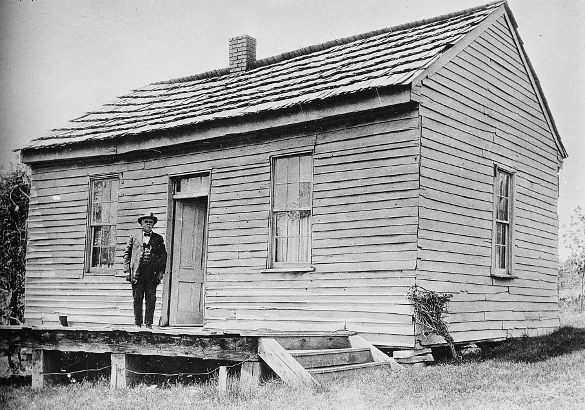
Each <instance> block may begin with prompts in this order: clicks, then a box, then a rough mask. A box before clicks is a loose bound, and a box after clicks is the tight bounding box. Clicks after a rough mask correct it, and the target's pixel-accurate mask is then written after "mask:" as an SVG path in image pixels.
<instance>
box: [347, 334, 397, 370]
mask: <svg viewBox="0 0 585 410" xmlns="http://www.w3.org/2000/svg"><path fill="white" fill-rule="evenodd" d="M349 342H350V343H351V347H367V348H369V349H370V352H371V353H372V359H373V360H374V361H375V362H378V363H388V364H389V365H390V368H391V369H392V370H399V369H403V368H404V367H403V366H402V365H400V364H399V363H398V362H397V361H396V360H394V359H393V358H392V357H390V356H388V355H387V354H385V353H384V352H382V351H381V350H380V349H378V348H377V347H375V346H374V345H373V344H371V343H370V342H368V341H367V340H365V339H364V338H363V337H361V336H359V335H353V336H349Z"/></svg>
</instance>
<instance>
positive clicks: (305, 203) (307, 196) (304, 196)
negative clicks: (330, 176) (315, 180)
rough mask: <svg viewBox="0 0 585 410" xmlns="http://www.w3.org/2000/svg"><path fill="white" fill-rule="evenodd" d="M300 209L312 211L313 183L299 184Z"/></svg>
mask: <svg viewBox="0 0 585 410" xmlns="http://www.w3.org/2000/svg"><path fill="white" fill-rule="evenodd" d="M299 191H300V192H299V208H301V209H310V208H311V183H310V182H301V183H300V184H299Z"/></svg>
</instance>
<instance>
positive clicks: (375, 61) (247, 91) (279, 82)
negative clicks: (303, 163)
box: [26, 2, 502, 150]
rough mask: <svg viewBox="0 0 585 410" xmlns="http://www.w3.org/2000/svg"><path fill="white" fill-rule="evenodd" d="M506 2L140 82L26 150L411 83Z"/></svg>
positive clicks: (261, 111) (152, 129) (244, 113)
mask: <svg viewBox="0 0 585 410" xmlns="http://www.w3.org/2000/svg"><path fill="white" fill-rule="evenodd" d="M501 4H502V3H501V2H498V3H492V4H488V5H485V6H482V7H477V8H474V9H469V10H465V11H462V12H458V13H453V14H450V15H445V16H441V17H437V18H434V19H430V20H423V21H419V22H415V23H411V24H407V25H401V26H396V27H392V28H388V29H382V30H378V31H374V32H370V33H366V34H362V35H358V36H353V37H349V38H345V39H339V40H335V41H331V42H328V43H324V44H320V45H317V46H311V47H307V48H304V49H300V50H296V51H293V52H290V53H285V54H282V55H279V56H276V57H270V58H267V59H264V60H259V61H256V63H255V64H254V65H253V67H252V69H250V70H248V71H245V72H243V73H237V74H231V73H230V72H229V69H221V70H216V71H212V72H208V73H203V74H200V75H196V76H192V77H186V78H182V79H177V80H171V81H165V82H158V83H154V84H150V85H147V86H146V87H143V88H139V89H137V90H134V91H132V92H131V93H129V94H127V95H124V96H122V97H119V98H118V99H117V100H115V101H114V102H112V103H110V104H106V105H104V106H103V107H101V109H99V110H98V111H95V112H89V113H87V114H85V115H83V116H81V117H79V118H76V119H74V120H72V121H70V122H69V123H68V124H67V126H65V127H63V128H59V129H55V130H53V131H52V133H51V134H49V135H47V136H44V137H41V138H37V139H35V140H33V141H32V142H31V144H30V145H29V146H28V147H26V149H32V150H36V149H41V148H45V147H57V146H63V145H68V144H73V143H80V142H86V141H98V140H107V139H113V138H123V137H126V136H130V135H137V134H142V133H152V132H157V131H163V130H169V129H173V128H178V127H185V126H190V125H196V124H201V123H204V122H209V121H215V120H221V119H227V118H236V117H242V116H246V115H250V114H259V113H263V112H268V111H275V110H281V109H285V108H289V107H292V106H295V105H302V104H307V103H311V102H315V101H319V100H326V99H328V98H331V97H336V96H341V95H347V94H352V93H358V92H361V91H365V90H369V89H374V88H381V87H392V86H401V85H408V84H410V83H411V81H412V80H413V79H414V78H416V77H417V76H419V75H420V74H421V73H422V72H423V71H424V70H425V69H426V68H427V67H429V65H430V64H432V63H433V62H434V61H435V60H436V59H438V58H439V57H440V55H441V54H442V53H443V52H444V51H446V50H447V49H449V48H450V47H452V46H453V45H454V44H456V43H457V42H458V41H459V40H460V39H461V38H462V37H463V36H465V34H467V33H469V32H470V31H471V30H473V29H474V28H475V27H477V25H478V24H480V23H481V22H482V21H483V20H484V19H485V18H486V17H487V16H488V15H489V14H490V13H492V12H493V11H494V10H495V9H496V8H497V7H498V6H500V5H501Z"/></svg>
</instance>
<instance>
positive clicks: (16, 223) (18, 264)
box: [0, 166, 30, 324]
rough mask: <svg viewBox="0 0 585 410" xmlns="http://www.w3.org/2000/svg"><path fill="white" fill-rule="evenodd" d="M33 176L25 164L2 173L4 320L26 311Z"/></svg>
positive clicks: (0, 299) (0, 302)
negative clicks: (25, 293)
mask: <svg viewBox="0 0 585 410" xmlns="http://www.w3.org/2000/svg"><path fill="white" fill-rule="evenodd" d="M29 193H30V177H29V174H28V172H27V169H26V168H25V167H24V166H16V167H13V168H12V170H10V171H8V172H5V173H2V174H0V241H2V242H1V246H0V322H1V323H4V324H9V323H12V324H14V323H19V322H22V320H23V313H24V263H25V255H26V218H27V214H28V204H29Z"/></svg>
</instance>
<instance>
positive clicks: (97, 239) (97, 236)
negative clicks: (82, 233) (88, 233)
mask: <svg viewBox="0 0 585 410" xmlns="http://www.w3.org/2000/svg"><path fill="white" fill-rule="evenodd" d="M91 243H92V244H93V246H101V244H102V227H101V226H96V227H94V228H93V237H92V241H91Z"/></svg>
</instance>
